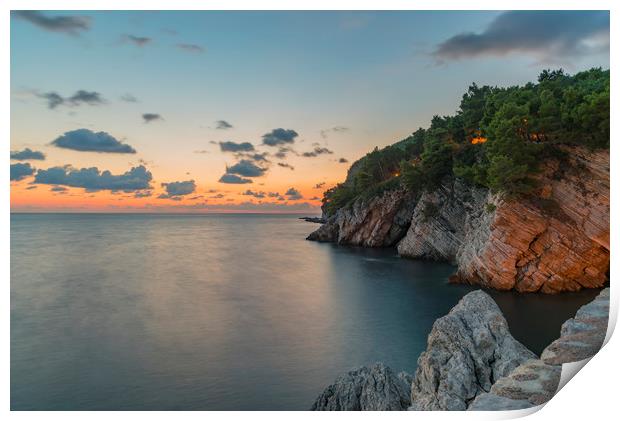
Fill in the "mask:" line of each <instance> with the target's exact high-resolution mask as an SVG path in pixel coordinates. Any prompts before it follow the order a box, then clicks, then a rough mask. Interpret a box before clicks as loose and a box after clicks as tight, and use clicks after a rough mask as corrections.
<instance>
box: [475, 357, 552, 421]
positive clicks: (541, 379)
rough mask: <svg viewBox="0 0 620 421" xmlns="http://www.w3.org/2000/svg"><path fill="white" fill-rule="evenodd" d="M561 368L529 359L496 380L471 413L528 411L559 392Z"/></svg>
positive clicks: (477, 398)
mask: <svg viewBox="0 0 620 421" xmlns="http://www.w3.org/2000/svg"><path fill="white" fill-rule="evenodd" d="M561 374H562V369H561V367H559V366H554V365H548V364H545V363H543V362H542V361H540V360H529V361H526V362H525V363H523V364H522V365H520V366H519V367H517V368H515V369H514V370H513V371H512V373H510V375H508V376H507V377H503V378H501V379H499V380H498V381H497V382H496V383H495V384H494V385H493V386H491V390H490V391H489V393H483V394H481V395H478V397H476V399H475V400H474V402H473V403H472V404H471V405H470V406H469V408H468V410H470V411H502V410H503V411H506V410H511V409H523V408H530V407H532V406H537V405H542V404H543V403H545V402H547V401H549V400H550V399H551V398H552V397H553V395H554V394H555V392H556V391H557V389H558V385H559V383H560V375H561Z"/></svg>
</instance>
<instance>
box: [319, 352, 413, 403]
mask: <svg viewBox="0 0 620 421" xmlns="http://www.w3.org/2000/svg"><path fill="white" fill-rule="evenodd" d="M410 389H411V376H410V375H409V374H407V373H404V372H402V373H399V374H398V375H396V374H394V372H393V371H392V370H391V369H390V368H389V367H386V366H385V365H383V364H381V363H376V364H374V365H372V366H370V367H361V368H358V369H356V370H353V371H350V372H348V373H346V374H344V375H342V376H340V377H338V378H337V379H336V381H335V382H334V383H333V384H331V385H329V386H328V387H327V388H326V389H325V390H324V391H323V393H321V395H320V396H319V397H318V398H317V399H316V401H315V402H314V405H312V410H313V411H402V410H405V409H407V407H408V406H409V404H410V403H411V401H410V397H409V393H410V392H409V391H410Z"/></svg>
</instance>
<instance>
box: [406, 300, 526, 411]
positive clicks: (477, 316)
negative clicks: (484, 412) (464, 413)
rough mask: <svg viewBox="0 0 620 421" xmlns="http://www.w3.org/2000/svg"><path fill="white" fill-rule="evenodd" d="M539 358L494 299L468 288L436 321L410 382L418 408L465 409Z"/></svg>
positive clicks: (412, 397) (416, 407)
mask: <svg viewBox="0 0 620 421" xmlns="http://www.w3.org/2000/svg"><path fill="white" fill-rule="evenodd" d="M533 358H536V356H535V355H534V354H533V353H532V352H531V351H529V350H528V349H527V348H526V347H525V346H523V345H522V344H521V343H519V342H518V341H517V340H516V339H514V338H513V337H512V335H511V334H510V332H509V331H508V323H507V322H506V319H505V318H504V316H503V315H502V313H501V311H500V309H499V308H498V306H497V304H496V303H495V301H493V299H492V298H491V297H490V296H489V295H488V294H486V293H485V292H483V291H474V292H471V293H469V294H467V295H466V296H465V297H463V299H461V301H460V302H459V303H458V304H457V305H456V306H455V307H454V308H452V310H450V312H449V313H448V314H447V315H446V316H444V317H441V318H439V319H437V320H436V321H435V323H434V324H433V328H432V330H431V333H430V334H429V337H428V346H427V349H426V351H424V352H423V353H422V354H421V355H420V357H419V358H418V368H417V370H416V372H415V375H414V379H413V383H412V386H411V403H412V407H411V409H413V410H465V409H467V407H468V405H469V403H471V401H472V400H473V399H474V398H476V396H478V395H479V394H481V393H484V392H488V391H489V390H490V389H491V386H492V385H493V383H495V381H497V380H498V379H500V378H502V377H504V376H506V375H508V374H509V373H510V372H511V371H512V370H513V369H514V368H516V367H517V366H519V365H520V364H522V363H523V362H525V361H527V360H529V359H533Z"/></svg>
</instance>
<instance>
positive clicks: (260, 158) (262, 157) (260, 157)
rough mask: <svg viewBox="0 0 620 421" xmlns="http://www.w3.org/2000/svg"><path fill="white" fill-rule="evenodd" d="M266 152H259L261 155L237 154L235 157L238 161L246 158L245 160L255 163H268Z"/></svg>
mask: <svg viewBox="0 0 620 421" xmlns="http://www.w3.org/2000/svg"><path fill="white" fill-rule="evenodd" d="M267 155H268V154H267V152H261V153H243V152H242V153H238V154H236V155H235V156H236V157H237V158H239V159H242V158H247V159H251V160H252V161H257V162H269V160H268V159H267Z"/></svg>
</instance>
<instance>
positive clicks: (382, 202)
mask: <svg viewBox="0 0 620 421" xmlns="http://www.w3.org/2000/svg"><path fill="white" fill-rule="evenodd" d="M414 207H415V200H414V198H413V196H412V195H411V194H410V193H408V192H407V191H406V190H404V189H398V190H389V191H386V192H384V193H383V194H381V195H379V196H376V197H373V198H371V199H368V200H365V199H362V198H360V199H358V200H356V201H355V202H354V203H353V204H351V205H350V206H346V207H344V208H342V209H339V210H338V212H336V215H334V216H332V217H331V218H329V220H328V221H327V222H326V223H325V224H324V225H322V226H321V227H320V228H319V229H317V230H316V231H314V232H313V233H311V234H310V235H309V236H308V238H307V239H308V240H312V241H324V242H335V243H338V244H346V245H353V246H364V247H389V246H393V245H394V244H396V242H398V240H400V239H401V238H402V237H403V236H404V235H405V233H406V232H407V228H409V224H410V222H411V215H412V213H413V209H414Z"/></svg>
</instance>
